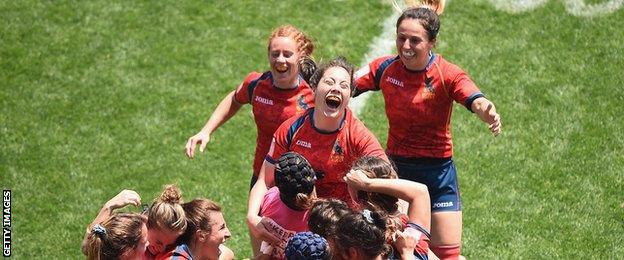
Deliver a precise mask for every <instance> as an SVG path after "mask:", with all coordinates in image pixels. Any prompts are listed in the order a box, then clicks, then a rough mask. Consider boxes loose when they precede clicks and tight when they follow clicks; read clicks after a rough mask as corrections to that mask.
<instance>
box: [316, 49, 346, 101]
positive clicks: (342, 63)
mask: <svg viewBox="0 0 624 260" xmlns="http://www.w3.org/2000/svg"><path fill="white" fill-rule="evenodd" d="M332 67H339V68H343V69H345V70H346V71H347V73H349V78H350V80H349V88H350V89H351V94H353V90H354V88H355V85H354V82H353V70H354V69H353V65H351V63H349V62H348V61H347V58H345V57H343V56H338V57H336V58H334V59H332V60H330V61H329V62H327V63H321V65H319V66H318V69H316V71H315V72H314V74H313V75H312V77H310V81H308V83H309V84H310V88H312V90H313V91H316V88H317V87H318V84H319V82H320V81H321V78H322V77H323V75H324V74H325V71H327V69H329V68H332Z"/></svg>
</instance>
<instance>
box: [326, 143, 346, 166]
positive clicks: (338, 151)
mask: <svg viewBox="0 0 624 260" xmlns="http://www.w3.org/2000/svg"><path fill="white" fill-rule="evenodd" d="M329 159H330V160H331V161H332V162H343V161H344V150H343V149H342V146H340V142H339V141H338V140H336V142H335V143H334V147H333V149H332V152H331V155H330V157H329Z"/></svg>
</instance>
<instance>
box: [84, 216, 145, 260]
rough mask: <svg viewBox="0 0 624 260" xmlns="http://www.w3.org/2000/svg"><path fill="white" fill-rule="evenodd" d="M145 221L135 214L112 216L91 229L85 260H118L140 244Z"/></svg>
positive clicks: (142, 217) (143, 217)
mask: <svg viewBox="0 0 624 260" xmlns="http://www.w3.org/2000/svg"><path fill="white" fill-rule="evenodd" d="M146 221H147V219H146V218H145V216H143V215H140V214H137V213H119V214H114V215H111V216H110V217H108V218H107V219H106V220H104V221H103V222H102V223H98V224H95V225H93V226H92V227H91V230H90V231H89V235H88V236H87V259H89V260H101V259H119V257H121V256H122V255H123V254H124V253H125V252H127V250H131V249H135V248H136V247H137V245H138V244H139V243H140V242H141V235H142V232H141V229H142V228H143V225H145V222H146Z"/></svg>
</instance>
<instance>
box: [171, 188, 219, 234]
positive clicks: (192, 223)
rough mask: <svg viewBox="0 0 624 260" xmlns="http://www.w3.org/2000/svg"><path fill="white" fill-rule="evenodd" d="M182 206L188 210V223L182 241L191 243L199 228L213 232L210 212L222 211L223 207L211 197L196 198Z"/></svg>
mask: <svg viewBox="0 0 624 260" xmlns="http://www.w3.org/2000/svg"><path fill="white" fill-rule="evenodd" d="M182 208H184V211H185V212H186V218H187V223H188V227H187V228H186V231H185V232H184V235H182V236H181V237H180V241H181V242H184V243H189V242H190V241H191V239H192V238H193V235H194V234H195V233H196V231H197V230H204V231H207V232H208V233H212V226H211V225H210V224H211V219H210V213H211V212H221V207H220V206H219V205H218V204H217V203H215V202H214V201H212V200H209V199H194V200H192V201H190V202H187V203H184V204H182Z"/></svg>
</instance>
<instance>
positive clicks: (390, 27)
mask: <svg viewBox="0 0 624 260" xmlns="http://www.w3.org/2000/svg"><path fill="white" fill-rule="evenodd" d="M398 18H399V13H397V12H392V15H391V16H390V17H388V18H386V20H384V22H383V30H382V31H381V34H380V35H379V36H377V37H375V38H374V39H373V42H372V43H371V45H370V47H369V50H368V53H366V55H364V61H363V62H362V64H361V65H360V66H361V67H365V66H367V65H368V63H369V62H371V61H372V60H373V59H375V58H377V57H380V56H383V55H388V54H391V53H392V50H393V49H392V48H393V47H394V38H395V35H394V34H395V32H394V26H395V23H396V20H397V19H398ZM371 93H372V91H368V92H365V93H364V94H361V95H359V96H358V97H356V98H352V99H351V101H350V102H349V107H350V108H351V111H353V113H354V114H355V115H356V116H359V115H360V113H361V112H362V109H363V108H364V105H365V104H366V100H367V99H368V97H369V96H370V95H371Z"/></svg>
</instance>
